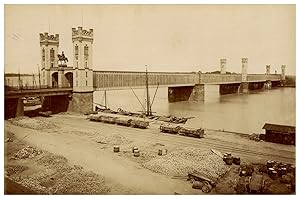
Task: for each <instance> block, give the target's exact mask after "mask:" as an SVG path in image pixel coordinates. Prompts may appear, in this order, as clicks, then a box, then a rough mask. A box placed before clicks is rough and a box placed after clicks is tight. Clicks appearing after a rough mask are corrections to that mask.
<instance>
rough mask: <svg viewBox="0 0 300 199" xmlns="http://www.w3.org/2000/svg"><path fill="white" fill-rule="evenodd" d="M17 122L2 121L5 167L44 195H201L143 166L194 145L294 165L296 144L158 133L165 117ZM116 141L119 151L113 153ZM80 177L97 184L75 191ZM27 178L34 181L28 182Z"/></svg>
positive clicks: (217, 133) (246, 160)
mask: <svg viewBox="0 0 300 199" xmlns="http://www.w3.org/2000/svg"><path fill="white" fill-rule="evenodd" d="M15 120H16V121H15V122H13V121H5V122H4V124H5V136H6V138H12V142H7V143H5V170H6V172H7V171H14V172H13V174H12V173H10V174H9V175H8V173H6V175H8V177H9V178H11V179H13V180H14V181H15V182H17V183H20V184H21V185H22V186H25V185H26V187H28V188H31V189H32V190H33V191H35V192H37V193H40V194H41V193H45V194H58V193H64V194H66V193H72V192H74V191H78V192H76V193H79V194H90V193H93V194H174V193H175V192H176V193H180V194H203V192H202V191H201V190H197V189H192V186H191V184H190V182H188V181H186V179H185V180H182V179H174V176H170V175H166V174H165V175H164V174H160V173H155V172H153V171H152V170H149V169H147V167H146V166H145V165H149V164H150V162H155V161H158V160H159V159H163V160H164V159H169V158H171V157H172V154H178V153H180V151H184V150H186V148H191V147H192V149H195V150H200V151H203V152H205V151H210V150H211V149H215V150H218V151H220V152H222V153H225V152H231V153H232V154H233V155H235V156H239V157H241V161H242V162H243V163H253V162H255V163H266V161H267V160H269V159H273V160H276V161H282V162H286V163H291V164H295V147H294V146H288V145H280V144H274V143H267V142H255V141H252V140H249V139H246V138H241V136H240V135H236V134H233V133H226V132H221V131H212V130H207V131H206V133H205V138H202V139H197V138H191V137H184V136H179V135H171V134H165V133H161V132H160V131H159V125H160V124H161V121H152V122H150V126H149V128H148V129H136V128H130V127H125V126H118V125H113V124H105V123H99V122H92V121H89V120H87V119H86V116H84V115H80V114H73V113H62V114H56V115H53V116H52V117H49V118H43V117H35V118H23V119H20V120H17V119H15ZM13 123H14V124H13ZM116 145H117V146H119V147H120V153H113V146H116ZM27 146H30V147H35V148H37V149H39V150H41V151H42V153H41V154H39V155H36V156H34V157H32V158H25V159H13V158H12V157H14V154H16V153H17V152H18V151H19V150H21V149H24V148H26V147H27ZM133 146H136V147H138V148H139V150H140V157H134V156H133V154H132V147H133ZM159 149H163V150H165V149H167V155H165V156H158V154H157V152H158V150H159ZM170 160H172V159H170ZM49 162H51V164H50V163H49ZM221 162H222V161H221ZM179 165H180V166H182V165H181V164H179ZM16 168H17V169H16ZM169 169H171V170H170V173H174V171H173V170H172V169H176V168H169ZM62 171H63V172H62ZM79 176H81V177H79ZM84 176H86V177H85V178H84ZM79 178H82V179H84V182H85V184H87V185H89V186H90V185H92V184H94V186H92V187H89V186H88V187H86V188H85V189H80V190H74V189H72V187H77V186H79V187H80V186H83V184H81V183H80V182H81V181H80V180H79V182H78V180H76V179H79ZM28 181H30V182H31V183H27V184H26V182H28ZM95 183H96V184H95ZM31 186H32V187H31ZM36 187H37V188H36ZM211 193H217V192H216V190H212V192H211Z"/></svg>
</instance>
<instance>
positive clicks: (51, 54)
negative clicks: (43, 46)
mask: <svg viewBox="0 0 300 199" xmlns="http://www.w3.org/2000/svg"><path fill="white" fill-rule="evenodd" d="M50 61H51V62H54V50H53V48H51V50H50Z"/></svg>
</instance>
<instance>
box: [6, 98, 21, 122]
mask: <svg viewBox="0 0 300 199" xmlns="http://www.w3.org/2000/svg"><path fill="white" fill-rule="evenodd" d="M4 103H5V104H4V107H5V108H4V110H5V111H4V112H5V119H9V118H13V117H19V116H24V103H23V99H22V98H12V99H5V102H4Z"/></svg>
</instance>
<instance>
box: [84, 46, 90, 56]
mask: <svg viewBox="0 0 300 199" xmlns="http://www.w3.org/2000/svg"><path fill="white" fill-rule="evenodd" d="M88 57H89V47H88V46H87V45H85V46H84V59H85V60H87V59H88Z"/></svg>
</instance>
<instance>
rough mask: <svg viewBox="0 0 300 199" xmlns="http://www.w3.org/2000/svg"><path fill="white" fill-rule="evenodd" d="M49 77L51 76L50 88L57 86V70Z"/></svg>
mask: <svg viewBox="0 0 300 199" xmlns="http://www.w3.org/2000/svg"><path fill="white" fill-rule="evenodd" d="M51 78H52V88H57V87H58V72H54V73H52V75H51Z"/></svg>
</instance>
